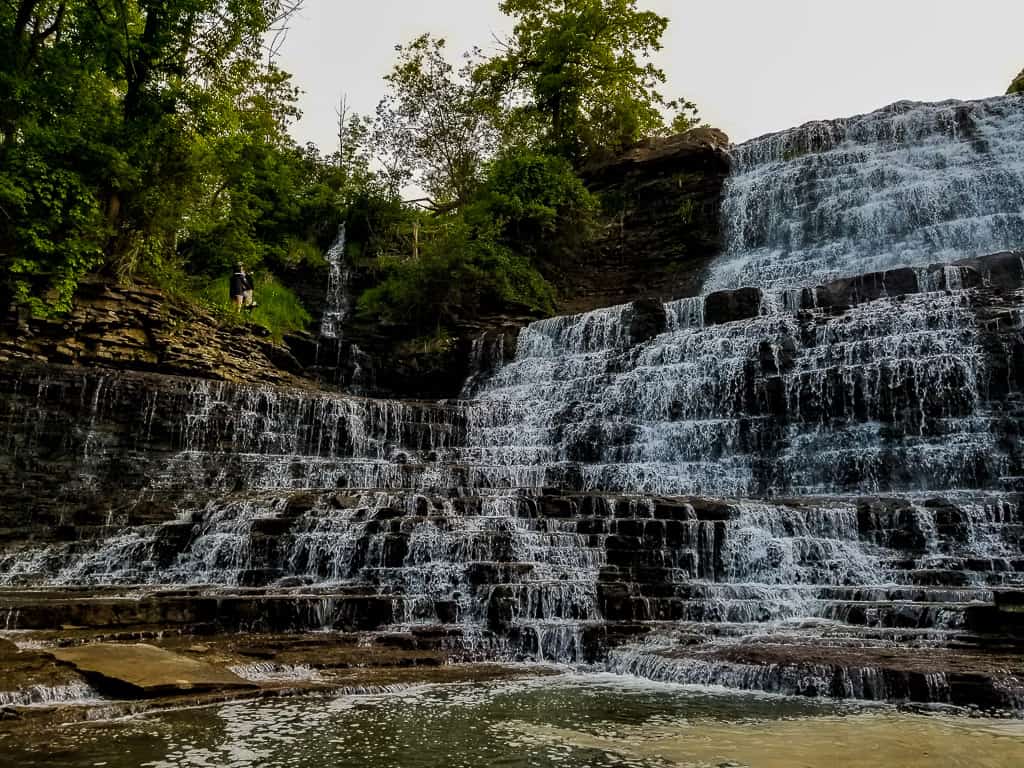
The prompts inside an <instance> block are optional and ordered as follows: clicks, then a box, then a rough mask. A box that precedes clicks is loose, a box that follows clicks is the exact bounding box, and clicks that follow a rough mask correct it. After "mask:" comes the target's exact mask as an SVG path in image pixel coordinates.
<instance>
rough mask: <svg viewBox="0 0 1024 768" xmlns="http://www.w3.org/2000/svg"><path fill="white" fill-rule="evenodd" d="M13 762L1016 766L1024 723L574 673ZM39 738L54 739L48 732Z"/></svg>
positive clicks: (370, 700)
mask: <svg viewBox="0 0 1024 768" xmlns="http://www.w3.org/2000/svg"><path fill="white" fill-rule="evenodd" d="M47 742H48V743H47V747H46V752H45V756H43V755H40V754H39V753H37V752H35V751H33V750H32V747H33V746H34V745H32V744H26V743H14V742H13V741H12V740H10V739H8V740H6V741H5V740H0V762H3V763H4V764H9V765H19V766H24V767H26V768H27V767H28V766H35V765H46V766H48V767H50V768H60V767H61V766H65V767H67V768H80V766H108V767H109V768H128V767H129V766H131V768H139V767H142V768H199V767H200V766H203V767H207V766H234V767H235V768H249V767H250V766H251V767H252V768H257V767H258V768H284V767H285V766H303V768H318V767H320V766H323V767H324V768H327V766H331V768H346V767H348V766H351V768H436V766H448V767H449V768H462V767H465V768H484V767H485V766H495V767H498V766H501V767H503V768H556V767H558V766H561V767H563V768H604V767H607V768H626V767H630V768H676V767H682V766H685V767H686V768H712V767H716V766H730V768H741V767H746V766H749V767H750V768H792V767H794V766H800V768H875V766H880V765H884V766H900V768H1015V767H1016V766H1019V765H1021V764H1022V762H1024V726H1022V724H1021V723H1020V722H1015V721H1000V720H968V719H962V718H950V717H947V716H943V715H930V716H924V715H914V714H909V713H897V712H896V711H894V710H892V709H889V708H874V709H863V708H859V707H850V706H841V705H835V704H814V703H808V702H803V701H800V700H794V699H786V698H781V697H753V698H752V697H737V696H735V695H732V694H728V693H726V692H725V691H722V690H717V691H716V690H709V689H699V688H684V687H680V686H668V685H658V684H651V683H641V682H638V681H633V682H631V681H624V680H622V679H621V678H615V677H611V676H600V675H598V676H576V675H566V676H562V677H557V678H554V679H540V680H532V681H530V680H528V681H521V682H514V683H507V682H506V683H492V684H484V685H479V684H476V685H474V684H464V685H451V686H436V687H424V688H413V689H409V690H406V691H404V692H397V693H392V694H388V695H378V696H341V697H323V698H312V699H302V700H294V699H293V700H288V699H284V700H268V701H259V702H251V703H235V704H228V705H224V706H218V707H212V708H208V709H198V710H186V711H182V712H172V713H168V714H162V715H153V716H148V717H143V718H138V719H133V720H128V721H121V722H115V723H111V724H97V725H83V726H76V727H74V728H71V729H66V730H65V731H63V732H59V733H57V734H51V735H50V736H48V737H47ZM35 746H38V745H35Z"/></svg>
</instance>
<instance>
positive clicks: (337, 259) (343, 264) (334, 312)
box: [320, 223, 352, 341]
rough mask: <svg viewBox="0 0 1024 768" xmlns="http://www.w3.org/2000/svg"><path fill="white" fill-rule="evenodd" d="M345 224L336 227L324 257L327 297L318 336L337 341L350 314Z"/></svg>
mask: <svg viewBox="0 0 1024 768" xmlns="http://www.w3.org/2000/svg"><path fill="white" fill-rule="evenodd" d="M345 246H346V240H345V224H344V223H343V224H342V225H341V227H339V228H338V236H337V237H336V238H335V240H334V243H333V244H332V245H331V247H330V248H329V249H328V251H327V253H326V254H325V255H324V258H325V259H326V260H327V264H328V266H329V267H330V273H329V275H328V278H327V297H326V300H325V303H324V312H323V316H322V317H321V319H320V338H321V339H331V340H334V341H339V340H340V339H341V334H342V331H343V330H344V327H345V323H346V322H347V321H348V319H349V317H350V316H351V315H352V290H351V285H352V266H351V265H350V264H349V263H348V256H347V253H346V251H345Z"/></svg>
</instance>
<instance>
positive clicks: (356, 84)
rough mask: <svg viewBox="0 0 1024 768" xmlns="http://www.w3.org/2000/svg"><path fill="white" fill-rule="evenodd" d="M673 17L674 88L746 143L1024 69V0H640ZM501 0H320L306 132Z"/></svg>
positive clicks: (360, 106) (328, 144) (320, 136)
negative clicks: (399, 51)
mask: <svg viewBox="0 0 1024 768" xmlns="http://www.w3.org/2000/svg"><path fill="white" fill-rule="evenodd" d="M639 5H640V7H641V8H645V9H651V10H655V11H658V12H659V13H661V14H662V15H664V16H668V17H669V19H671V22H672V23H671V24H670V26H669V29H668V33H667V35H666V37H665V48H664V50H663V51H662V52H661V54H660V55H659V57H658V59H657V63H658V64H659V65H660V66H662V67H663V68H664V69H665V71H666V72H667V74H668V77H669V82H668V84H667V87H666V89H665V93H666V95H667V96H670V97H675V96H685V97H686V98H688V99H690V100H691V101H695V102H697V104H698V105H699V106H700V108H701V113H702V115H703V117H704V119H705V120H707V121H708V122H710V123H711V124H712V125H715V126H717V127H719V128H722V129H723V130H724V131H725V132H726V133H728V134H729V136H730V137H731V138H732V139H733V141H735V142H740V141H744V140H746V139H749V138H753V137H755V136H759V135H761V134H763V133H768V132H771V131H776V130H781V129H784V128H789V127H792V126H796V125H800V124H801V123H804V122H806V121H808V120H814V119H826V118H832V117H844V116H848V115H854V114H859V113H862V112H868V111H871V110H874V109H876V108H878V107H882V106H885V105H886V104H890V103H892V102H894V101H898V100H900V99H913V100H918V101H935V100H940V99H947V98H960V99H971V98H982V97H985V96H994V95H997V94H1002V93H1004V92H1005V91H1006V88H1007V87H1008V86H1009V84H1010V81H1011V80H1012V79H1013V77H1014V76H1015V75H1016V74H1017V73H1018V72H1019V71H1020V70H1021V68H1022V67H1024V0H640V3H639ZM497 6H498V0H306V2H305V6H304V8H303V11H302V13H301V15H300V16H299V17H298V18H297V19H295V20H294V23H293V26H292V30H291V32H290V33H289V37H288V39H287V41H286V43H285V46H284V49H283V51H282V55H281V62H280V63H281V65H282V66H283V67H284V69H286V70H287V71H289V72H291V73H292V74H293V75H294V76H295V82H296V84H297V85H298V86H299V87H301V88H302V89H303V90H304V92H305V93H304V95H303V98H302V102H301V104H300V106H301V108H302V111H303V113H304V115H303V119H302V120H301V122H300V123H299V124H298V125H297V126H296V127H295V129H294V134H295V136H296V138H297V139H299V140H300V141H303V142H305V141H313V142H316V143H317V144H319V145H320V147H321V148H323V149H325V150H328V151H330V149H332V148H333V146H334V134H335V108H336V105H337V102H338V98H339V97H340V95H341V94H342V93H346V94H348V97H349V102H350V103H351V105H352V107H353V108H354V109H355V110H356V111H358V112H363V113H372V111H373V108H374V107H375V106H376V103H377V101H378V100H379V98H380V96H381V93H382V90H383V82H382V81H381V77H382V76H383V75H384V74H385V73H387V71H388V70H389V69H390V67H391V64H392V62H393V59H394V46H395V45H396V44H398V43H400V42H405V41H408V40H409V39H411V38H413V37H415V36H416V35H419V34H421V33H423V32H432V33H434V34H436V35H440V36H444V37H446V38H447V39H448V42H449V48H450V49H451V50H452V52H453V54H454V53H457V52H461V51H463V50H465V49H467V48H469V47H471V46H473V45H474V44H478V45H482V46H484V47H485V48H487V47H488V44H489V42H490V41H491V37H492V34H496V33H501V32H504V31H507V30H508V29H509V28H510V25H509V24H508V20H507V19H505V18H503V17H502V16H501V15H500V14H499V13H498V10H497Z"/></svg>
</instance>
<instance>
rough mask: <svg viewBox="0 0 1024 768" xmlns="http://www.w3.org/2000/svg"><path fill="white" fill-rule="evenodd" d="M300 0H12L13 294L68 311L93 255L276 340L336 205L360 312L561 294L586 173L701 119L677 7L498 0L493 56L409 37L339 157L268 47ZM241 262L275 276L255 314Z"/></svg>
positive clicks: (5, 40) (331, 231)
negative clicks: (555, 284) (677, 27)
mask: <svg viewBox="0 0 1024 768" xmlns="http://www.w3.org/2000/svg"><path fill="white" fill-rule="evenodd" d="M297 5H298V4H297V3H295V2H294V1H293V0H19V1H18V2H7V3H0V52H2V55H0V302H2V301H4V300H6V299H11V300H13V301H16V302H18V303H21V304H26V305H28V306H30V307H31V308H32V310H33V311H34V312H36V313H37V314H58V313H60V312H63V311H64V310H66V309H67V308H68V307H69V304H70V301H71V299H72V296H73V294H74V290H75V287H76V285H77V283H78V281H79V279H80V278H81V277H82V276H84V275H85V274H87V273H89V272H95V271H100V270H102V271H104V272H105V273H106V274H108V275H110V276H113V277H119V278H122V279H133V278H140V279H145V280H149V281H151V282H154V283H155V284H157V285H159V286H161V287H162V288H163V289H164V290H165V291H166V292H167V293H168V294H169V295H170V296H172V297H173V298H177V299H178V300H181V301H187V302H193V303H196V304H198V305H201V306H203V307H206V308H207V309H209V310H210V311H213V312H215V313H217V315H218V316H219V317H221V318H222V319H223V320H224V321H225V322H229V323H233V322H242V321H249V320H251V321H253V322H257V323H259V324H261V325H264V326H265V327H267V328H269V329H270V330H271V332H272V333H273V334H274V335H275V336H280V335H281V334H283V333H286V332H287V331H289V330H295V329H299V328H303V327H305V326H306V325H307V324H308V323H309V316H308V314H307V313H306V312H305V310H304V309H303V308H302V306H301V304H300V303H299V301H298V299H297V298H296V296H295V294H294V293H293V292H291V291H290V290H288V289H287V288H286V287H285V284H286V283H288V282H289V281H291V280H302V281H304V282H306V283H307V284H308V283H309V282H311V281H312V282H316V281H318V280H319V277H320V275H322V274H323V272H324V270H325V269H326V263H325V261H324V259H323V256H322V253H323V252H324V251H325V250H326V248H327V247H328V246H329V245H330V243H331V242H332V241H333V239H334V238H335V236H336V233H337V230H338V227H339V226H340V225H341V224H342V223H344V224H345V225H346V227H347V232H348V237H349V257H350V258H351V259H352V260H353V263H354V264H355V266H356V267H357V268H358V269H361V270H363V275H362V277H363V279H364V280H367V274H366V273H367V272H369V273H371V275H370V276H369V279H368V280H367V282H370V283H371V287H370V288H369V290H367V291H366V292H365V293H364V295H363V296H362V297H361V298H360V301H359V307H360V311H361V313H362V316H363V317H364V318H377V317H379V318H383V319H386V320H388V321H390V322H394V323H399V324H405V325H408V326H410V331H411V335H413V336H415V337H420V336H423V331H424V330H425V329H426V331H427V332H428V333H429V335H430V336H431V338H433V339H444V338H448V337H447V335H446V334H447V328H449V327H451V326H454V325H455V324H456V323H458V322H460V321H464V320H467V319H472V318H474V317H477V316H479V315H482V314H487V313H491V312H502V311H508V310H513V311H522V312H534V313H546V312H550V311H552V310H553V308H554V294H553V290H552V287H551V284H550V283H549V282H548V281H547V279H546V277H545V276H551V275H554V274H557V273H558V271H559V268H560V265H561V264H562V263H563V260H564V259H565V258H566V256H567V254H568V253H569V252H574V253H576V254H578V253H580V252H581V250H582V246H584V245H585V243H586V242H587V241H588V239H589V238H590V237H591V236H592V234H593V232H594V230H595V226H596V225H595V220H596V216H597V212H598V202H597V201H596V199H595V198H594V197H593V196H592V195H591V194H590V193H588V192H587V190H586V189H585V187H584V185H583V183H582V181H581V179H580V177H579V176H578V174H577V173H576V170H575V169H576V168H579V167H580V166H581V165H582V164H583V163H584V162H586V161H587V160H588V159H590V158H592V157H594V156H596V155H598V154H601V153H604V152H608V151H615V150H617V149H619V148H621V147H623V146H624V145H626V144H629V143H631V142H633V141H635V140H636V139H638V138H640V137H641V136H643V135H650V134H654V133H664V132H666V131H667V130H669V129H670V128H669V126H668V125H666V123H665V119H664V116H663V113H670V112H672V111H674V112H675V113H676V115H675V118H674V120H673V122H672V124H671V129H672V130H684V129H685V128H689V127H692V126H693V125H695V124H697V123H698V122H699V116H698V115H697V110H696V107H695V105H693V104H692V103H690V102H687V101H685V100H682V99H680V100H678V101H673V102H669V101H666V100H665V99H664V98H663V97H662V95H661V93H660V91H659V89H660V88H661V86H662V85H663V84H664V82H665V75H664V73H663V72H662V71H661V70H660V69H658V68H657V67H655V66H654V65H653V64H652V63H651V61H650V58H651V56H652V55H653V54H654V53H655V52H656V51H657V50H659V49H660V47H661V38H662V36H663V33H664V31H665V28H666V25H667V23H668V22H667V19H665V18H663V17H661V16H659V15H657V14H655V13H652V12H649V11H642V10H639V9H638V7H637V0H502V1H501V2H500V8H501V10H502V11H503V12H505V13H506V14H508V15H510V16H511V17H512V18H513V19H514V22H515V28H514V32H513V35H512V38H511V39H510V40H509V41H508V42H507V45H506V46H505V47H504V49H503V51H502V53H501V54H500V55H499V56H496V57H493V58H491V59H486V58H484V57H483V55H482V54H481V52H480V51H479V50H478V49H474V50H473V51H470V52H469V53H467V54H465V55H464V57H463V61H462V64H461V65H459V64H453V63H451V61H450V60H449V57H448V52H447V49H446V46H445V41H444V40H443V39H439V38H435V37H432V36H430V35H423V36H421V37H418V38H416V39H415V40H413V41H412V42H410V43H408V44H407V45H404V46H399V47H398V48H396V51H397V55H396V62H395V66H394V68H393V69H392V70H391V72H390V73H389V74H388V75H387V77H386V78H385V82H386V87H387V91H386V94H385V96H384V98H383V100H382V101H381V102H380V104H379V106H378V108H377V111H376V114H375V115H374V116H373V117H372V118H371V117H366V116H360V115H356V114H350V112H349V110H348V108H347V105H346V103H345V101H344V100H343V101H342V105H341V109H340V110H339V120H338V145H337V147H336V148H335V149H334V150H333V151H332V152H331V153H330V154H329V155H326V156H325V155H322V154H321V153H320V152H319V151H318V150H317V149H316V148H315V147H300V146H297V145H296V144H295V142H294V141H293V140H292V139H291V138H290V137H289V135H288V128H289V126H290V124H291V123H292V121H294V119H295V118H296V117H297V116H298V111H297V108H296V103H297V98H298V91H297V89H296V88H295V86H294V85H293V83H292V81H291V78H290V76H289V75H288V74H287V73H285V72H282V71H280V70H279V69H277V68H276V67H275V66H274V64H273V61H272V57H271V60H270V61H268V60H267V58H266V55H265V45H266V40H267V39H268V36H272V35H273V31H274V30H275V29H278V28H279V27H280V25H281V24H282V23H284V21H283V20H286V19H287V16H288V13H289V12H290V11H293V10H294V9H295V8H296V6H297ZM410 192H412V193H413V194H412V195H410ZM403 194H404V195H405V196H406V197H408V196H415V197H417V198H419V199H418V200H416V201H413V202H403V200H402V197H403ZM423 195H425V196H426V197H425V198H424V197H423ZM424 209H425V210H424ZM685 214H686V212H685V211H680V215H681V216H683V215H685ZM238 261H242V262H244V263H245V264H246V266H247V267H248V268H249V269H250V271H255V273H256V274H258V275H259V276H260V277H259V284H258V285H257V295H258V300H259V304H260V306H259V308H258V309H256V310H255V311H254V312H252V313H251V314H243V315H241V316H239V315H238V314H237V313H235V312H234V311H233V310H232V309H231V308H230V307H229V306H228V304H227V301H228V299H227V281H228V275H229V273H230V272H231V271H232V269H233V266H234V264H235V263H236V262H238ZM275 275H276V277H275Z"/></svg>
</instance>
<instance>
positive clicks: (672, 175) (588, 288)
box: [559, 129, 730, 313]
mask: <svg viewBox="0 0 1024 768" xmlns="http://www.w3.org/2000/svg"><path fill="white" fill-rule="evenodd" d="M728 148H729V139H728V137H727V136H726V135H725V134H724V133H722V132H721V131H717V130H713V129H696V130H693V131H690V132H689V133H685V134H681V135H679V136H671V137H668V138H663V139H649V140H647V141H644V142H641V143H640V144H638V145H637V146H635V147H633V148H632V149H630V150H627V151H626V152H624V153H623V154H622V155H620V156H618V157H615V158H609V159H608V160H606V161H604V162H598V163H595V164H594V165H592V166H590V167H589V168H587V169H585V171H584V179H585V181H586V182H587V186H588V188H589V189H591V191H593V192H595V193H596V194H597V195H599V196H600V198H601V200H602V204H603V207H604V216H605V225H604V226H605V232H604V235H603V236H602V237H601V238H600V240H599V241H598V243H597V244H596V245H595V247H593V248H588V249H587V252H586V253H585V254H581V255H580V261H579V263H578V264H574V265H569V266H568V267H567V268H566V270H565V274H564V277H563V282H562V283H560V284H559V286H560V287H561V288H562V289H563V290H562V293H563V295H564V296H565V300H564V303H563V305H562V307H561V310H562V312H563V313H570V312H584V311H587V310H591V309H595V308H597V307H603V306H609V305H613V304H622V303H625V302H628V301H634V300H636V299H641V298H656V299H659V300H661V301H667V300H671V299H676V298H679V297H681V296H691V295H695V294H697V293H699V288H700V285H701V276H702V271H703V268H704V266H705V265H706V264H707V263H708V262H709V261H710V260H711V259H712V258H713V257H714V256H715V255H717V253H718V251H719V249H720V247H721V224H720V216H719V211H720V208H721V201H722V192H723V186H724V183H725V180H726V177H727V176H728V173H729V168H730V161H729V155H728Z"/></svg>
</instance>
